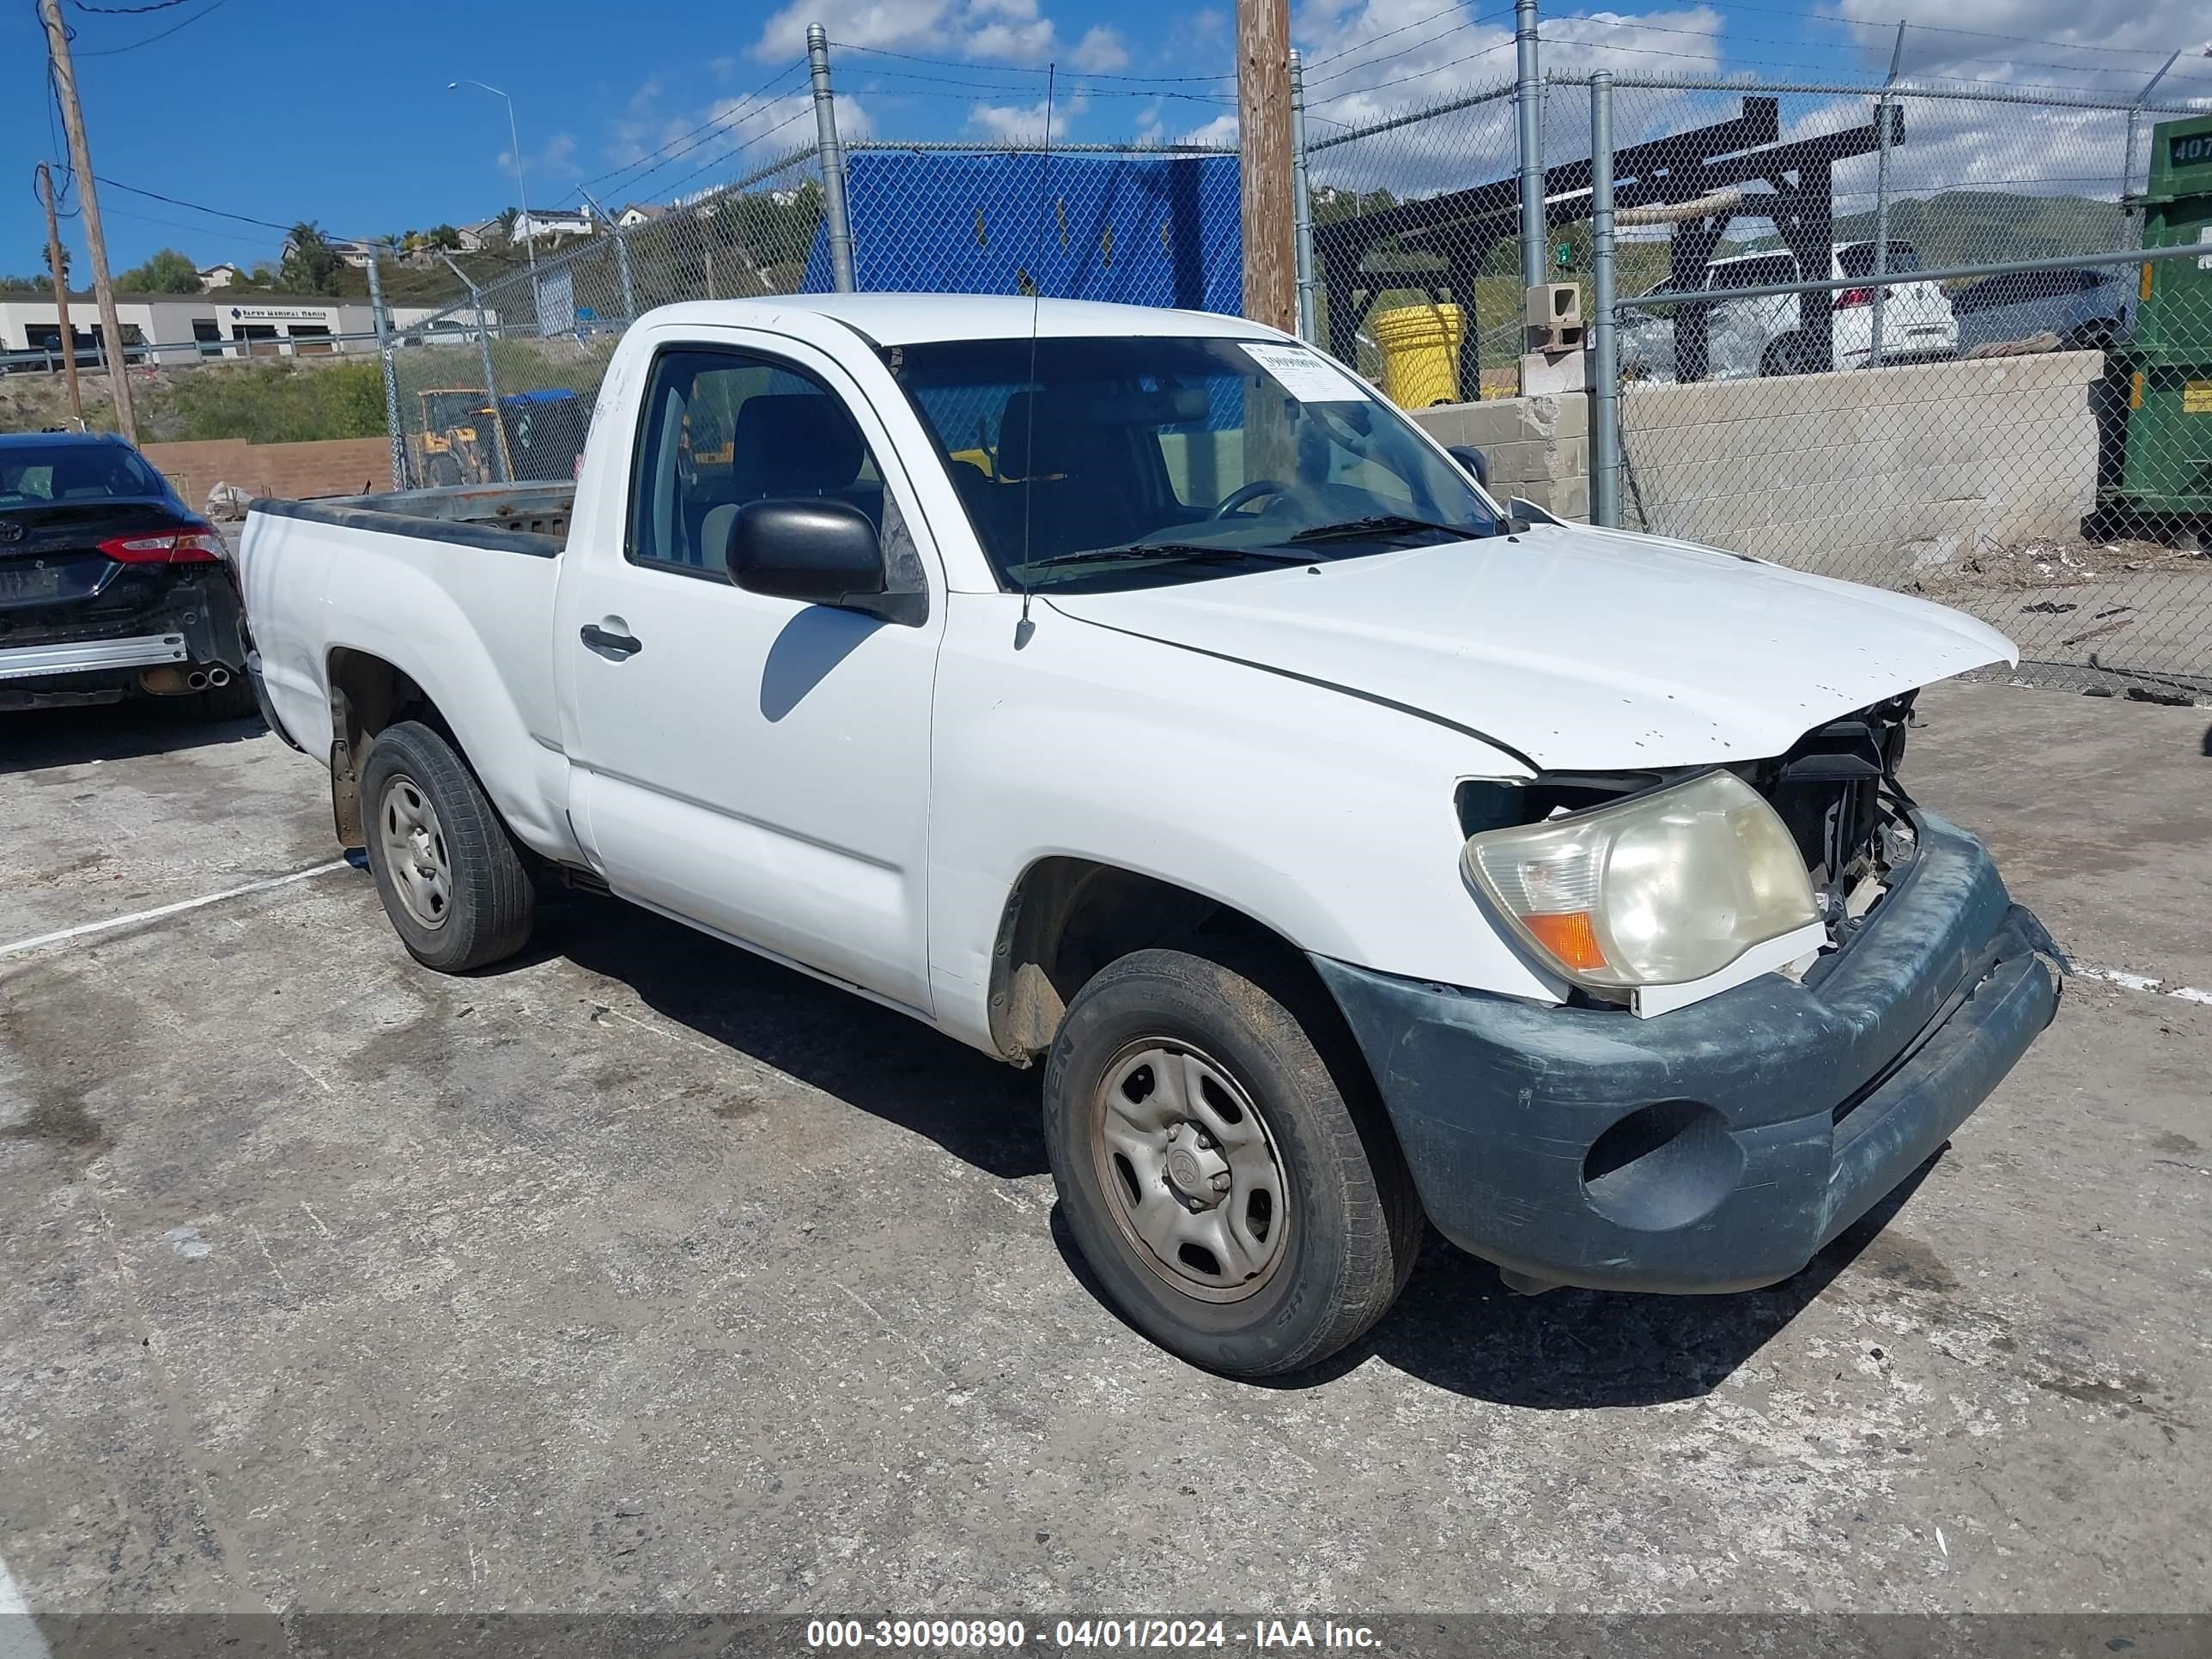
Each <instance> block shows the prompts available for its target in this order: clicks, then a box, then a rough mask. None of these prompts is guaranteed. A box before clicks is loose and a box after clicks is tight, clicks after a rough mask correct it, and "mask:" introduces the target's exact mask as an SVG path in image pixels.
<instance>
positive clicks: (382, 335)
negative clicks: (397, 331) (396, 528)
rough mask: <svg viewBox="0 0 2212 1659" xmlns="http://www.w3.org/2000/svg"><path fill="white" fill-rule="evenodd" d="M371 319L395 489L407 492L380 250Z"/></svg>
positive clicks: (372, 269) (372, 273)
mask: <svg viewBox="0 0 2212 1659" xmlns="http://www.w3.org/2000/svg"><path fill="white" fill-rule="evenodd" d="M368 319H369V321H370V323H371V324H372V325H374V327H375V329H376V360H377V362H379V363H380V365H382V367H383V370H384V429H385V431H386V432H387V433H389V434H390V435H391V436H392V488H393V489H407V488H408V487H409V479H408V477H407V435H406V432H405V431H404V429H403V428H401V426H400V424H399V374H398V364H397V363H395V362H393V361H392V322H391V319H390V318H388V317H386V315H385V311H384V281H383V278H382V277H380V276H378V275H377V270H376V250H375V249H374V247H371V248H370V249H369V251H368Z"/></svg>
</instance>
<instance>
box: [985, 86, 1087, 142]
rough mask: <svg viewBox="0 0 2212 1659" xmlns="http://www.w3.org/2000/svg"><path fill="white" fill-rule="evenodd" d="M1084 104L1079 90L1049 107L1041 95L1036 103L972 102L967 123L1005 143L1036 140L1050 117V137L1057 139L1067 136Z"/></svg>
mask: <svg viewBox="0 0 2212 1659" xmlns="http://www.w3.org/2000/svg"><path fill="white" fill-rule="evenodd" d="M1084 108H1085V100H1084V98H1083V96H1082V95H1081V94H1077V95H1076V96H1074V97H1073V98H1063V99H1061V100H1060V101H1059V102H1058V103H1057V104H1056V105H1054V106H1053V107H1052V108H1050V109H1049V110H1048V109H1047V107H1046V106H1045V102H1044V100H1042V99H1039V100H1037V101H1036V103H1034V104H972V105H970V106H969V109H968V125H969V126H970V127H972V128H974V129H975V131H977V132H980V133H982V134H984V135H986V136H987V137H991V138H994V139H997V140H998V141H1000V143H1009V144H1034V143H1042V141H1043V139H1044V137H1046V131H1045V123H1046V120H1047V118H1049V119H1050V121H1051V123H1052V130H1051V137H1053V138H1054V140H1055V141H1057V140H1059V139H1061V138H1064V137H1066V136H1067V126H1068V123H1069V122H1070V121H1072V120H1073V118H1075V117H1076V116H1078V115H1079V114H1081V113H1082V112H1083V110H1084Z"/></svg>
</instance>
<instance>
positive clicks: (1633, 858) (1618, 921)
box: [1462, 772, 1820, 996]
mask: <svg viewBox="0 0 2212 1659" xmlns="http://www.w3.org/2000/svg"><path fill="white" fill-rule="evenodd" d="M1462 860H1463V862H1464V863H1465V865H1466V866H1467V873H1468V878H1469V879H1471V880H1472V881H1473V882H1474V884H1475V885H1476V886H1477V887H1478V888H1479V889H1480V890H1481V891H1482V892H1483V893H1484V895H1485V896H1487V897H1488V898H1489V899H1490V901H1491V902H1492V903H1493V904H1495V905H1496V906H1497V907H1498V909H1499V911H1500V912H1502V913H1503V914H1504V916H1505V918H1506V920H1507V921H1510V923H1511V924H1512V925H1513V927H1514V928H1515V930H1516V932H1518V933H1520V935H1521V936H1522V938H1523V939H1526V940H1527V941H1528V943H1529V944H1530V945H1534V947H1535V948H1536V950H1537V951H1539V952H1540V953H1541V955H1542V956H1543V957H1544V958H1545V959H1547V961H1550V962H1552V963H1556V964H1558V967H1559V971H1560V972H1561V973H1563V974H1565V975H1566V976H1567V977H1568V978H1569V979H1571V980H1572V981H1575V982H1576V983H1577V984H1578V985H1583V986H1586V987H1589V988H1591V989H1593V990H1598V991H1604V992H1611V993H1613V994H1615V995H1616V996H1617V995H1618V994H1620V993H1622V992H1625V991H1632V990H1634V989H1635V988H1636V987H1638V986H1645V985H1679V984H1681V983H1683V982H1685V981H1691V980H1700V979H1705V978H1706V977H1708V976H1709V975H1714V974H1717V973H1719V972H1720V971H1721V970H1722V969H1724V968H1726V967H1728V966H1729V964H1730V963H1733V962H1735V960H1736V959H1737V958H1739V957H1741V956H1742V955H1743V954H1744V953H1745V952H1746V951H1749V950H1751V949H1753V947H1754V946H1756V945H1761V944H1764V943H1765V941H1767V940H1769V939H1781V938H1783V937H1784V936H1785V935H1787V934H1790V933H1797V932H1801V931H1802V930H1803V929H1804V928H1805V927H1808V925H1809V924H1813V923H1815V922H1817V921H1819V919H1820V912H1819V911H1818V910H1817V909H1816V908H1814V903H1813V884H1812V881H1811V879H1810V878H1808V876H1807V874H1806V873H1805V861H1804V860H1803V859H1802V858H1801V857H1799V856H1798V853H1797V846H1796V842H1793V841H1792V840H1791V839H1790V831H1789V830H1788V829H1785V828H1784V825H1783V823H1782V820H1781V819H1780V818H1779V817H1776V816H1775V812H1774V809H1773V808H1772V807H1771V806H1769V805H1767V804H1766V803H1765V801H1764V800H1762V799H1759V796H1758V795H1757V794H1756V793H1753V790H1752V789H1751V787H1749V786H1748V785H1747V784H1746V783H1745V782H1744V781H1742V780H1741V779H1740V778H1738V777H1737V776H1736V775H1735V774H1734V773H1732V772H1708V773H1706V774H1705V775H1704V776H1702V777H1698V778H1693V779H1692V780H1691V781H1688V782H1687V783H1678V784H1674V785H1672V786H1670V787H1667V788H1664V789H1656V790H1653V791H1652V792H1651V793H1649V794H1645V795H1638V797H1636V798H1635V799H1633V800H1626V801H1622V802H1620V803H1618V804H1616V805H1609V806H1599V807H1594V808H1592V809H1591V810H1589V811H1585V812H1577V813H1574V814H1573V815H1571V816H1570V817H1558V818H1551V819H1547V820H1546V821H1545V822H1543V823H1530V824H1522V825H1520V826H1518V827H1516V828H1514V829H1489V830H1486V831H1484V832H1483V833H1482V834H1480V835H1479V836H1472V837H1470V838H1469V840H1468V843H1467V851H1466V853H1465V854H1463V855H1462Z"/></svg>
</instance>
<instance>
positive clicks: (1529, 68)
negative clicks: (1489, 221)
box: [1513, 0, 1545, 289]
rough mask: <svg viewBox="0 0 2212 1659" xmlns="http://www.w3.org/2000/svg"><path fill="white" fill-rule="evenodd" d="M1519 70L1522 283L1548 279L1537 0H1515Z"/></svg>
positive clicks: (1530, 284) (1516, 98) (1515, 102)
mask: <svg viewBox="0 0 2212 1659" xmlns="http://www.w3.org/2000/svg"><path fill="white" fill-rule="evenodd" d="M1513 50H1514V58H1515V61H1516V65H1517V73H1516V78H1515V81H1514V83H1513V105H1514V111H1515V113H1516V115H1517V116H1518V117H1519V118H1520V124H1521V286H1522V288H1524V289H1527V288H1534V287H1535V286H1536V284H1537V283H1541V282H1542V281H1543V280H1544V234H1545V231H1544V128H1543V107H1544V106H1543V98H1544V87H1543V82H1542V81H1541V79H1540V78H1539V76H1538V70H1537V64H1536V0H1513Z"/></svg>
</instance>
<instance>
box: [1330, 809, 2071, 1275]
mask: <svg viewBox="0 0 2212 1659" xmlns="http://www.w3.org/2000/svg"><path fill="white" fill-rule="evenodd" d="M1917 825H1918V828H1919V831H1920V851H1919V855H1918V857H1917V859H1916V860H1915V861H1914V863H1913V864H1912V866H1911V868H1910V869H1909V870H1908V871H1907V872H1906V873H1905V875H1904V877H1903V878H1901V879H1900V880H1899V882H1898V884H1897V885H1896V886H1895V888H1894V889H1893V890H1892V891H1891V893H1890V894H1889V896H1887V898H1886V899H1885V900H1884V901H1883V902H1882V903H1881V905H1880V906H1879V907H1878V908H1876V910H1875V913H1874V914H1873V915H1871V916H1870V917H1869V920H1868V922H1867V925H1866V927H1864V928H1863V930H1862V932H1861V933H1860V934H1859V935H1858V937H1857V938H1856V939H1853V940H1852V941H1850V944H1849V945H1848V946H1847V947H1846V948H1845V949H1844V950H1843V951H1838V952H1837V953H1835V954H1834V955H1833V956H1832V957H1828V958H1826V959H1825V960H1824V961H1823V962H1822V963H1820V965H1819V967H1818V968H1816V969H1815V970H1814V973H1812V974H1810V975H1808V976H1807V982H1806V983H1805V984H1803V985H1802V986H1801V985H1797V984H1794V983H1792V982H1790V981H1788V980H1785V979H1784V978H1782V977H1780V976H1779V975H1773V974H1767V975H1761V976H1760V977H1759V978H1758V979H1756V980H1754V981H1752V982H1750V983H1749V984H1747V985H1741V986H1738V987H1735V989H1734V990H1731V991H1727V992H1723V993H1722V994H1720V995H1718V996H1715V997H1712V998H1710V999H1708V1000H1705V1001H1704V1002H1701V1003H1698V1004H1695V1005H1694V1006H1691V1007H1687V1008H1682V1009H1678V1010H1676V1011H1675V1012H1672V1013H1669V1014H1664V1015H1662V1016H1660V1017H1658V1018H1655V1019H1650V1020H1639V1019H1637V1018H1634V1017H1633V1016H1632V1015H1630V1014H1628V1013H1627V1012H1625V1011H1620V1010H1612V1009H1590V1008H1571V1007H1552V1006H1543V1005H1540V1004H1536V1003H1532V1002H1524V1001H1521V1000H1516V999H1513V998H1509V997H1500V996H1493V995H1489V994H1485V993H1481V992H1477V991H1467V990H1458V989H1454V988H1451V987H1443V986H1437V985H1431V984H1425V983H1421V982H1418V981H1409V980H1402V979H1397V978H1395V977H1392V976H1390V975H1383V974H1376V973H1373V972H1370V971H1369V970H1367V969H1359V968H1354V967H1351V966H1349V965H1347V964H1346V963H1340V962H1334V961H1331V960H1328V959H1327V958H1323V957H1316V958H1315V965H1316V968H1317V969H1319V970H1320V972H1321V975H1322V978H1323V979H1324V980H1325V981H1327V982H1328V986H1329V988H1330V990H1331V991H1332V992H1334V994H1335V996H1336V1000H1337V1002H1338V1005H1339V1006H1340V1007H1341V1008H1342V1009H1343V1011H1344V1013H1345V1017H1346V1019H1347V1020H1349V1021H1350V1023H1351V1025H1352V1031H1353V1033H1354V1035H1355V1036H1357V1037H1358V1042H1359V1044H1360V1047H1361V1048H1362V1050H1363V1051H1364V1054H1365V1055H1366V1057H1367V1061H1368V1064H1369V1066H1370V1069H1371V1070H1372V1072H1373V1073H1374V1076H1375V1080H1376V1084H1377V1085H1378V1086H1379V1087H1380V1089H1381V1091H1382V1095H1383V1101H1384V1103H1385V1104H1386V1105H1387V1107H1388V1108H1389V1113H1390V1117H1391V1121H1392V1122H1393V1124H1394V1125H1395V1127H1396V1129H1397V1132H1398V1137H1399V1140H1400V1142H1401V1145H1402V1146H1404V1148H1405V1152H1406V1158H1407V1163H1408V1164H1409V1165H1410V1166H1411V1168H1412V1170H1413V1177H1414V1181H1415V1182H1416V1183H1417V1185H1418V1186H1419V1188H1420V1193H1421V1198H1422V1201H1423V1203H1424V1204H1425V1206H1426V1207H1427V1209H1428V1212H1429V1217H1430V1219H1431V1220H1432V1221H1433V1222H1435V1224H1436V1225H1437V1229H1438V1231H1441V1232H1443V1235H1444V1236H1445V1237H1448V1238H1449V1239H1450V1240H1452V1242H1453V1243H1455V1244H1458V1245H1459V1246H1460V1247H1461V1248H1462V1249H1466V1250H1468V1251H1470V1252H1472V1253H1473V1254H1474V1255H1480V1256H1482V1257H1485V1258H1486V1259H1487V1260H1489V1261H1495V1262H1497V1263H1498V1265H1499V1266H1500V1267H1505V1268H1508V1269H1510V1270H1512V1271H1514V1272H1516V1273H1521V1274H1523V1275H1525V1276H1527V1278H1528V1279H1532V1280H1536V1281H1541V1282H1543V1283H1548V1284H1559V1285H1585V1286H1589V1287H1593V1288H1601V1289H1612V1290H1640V1291H1678V1292H1679V1291H1729V1290H1743V1289H1749V1288H1752V1287H1753V1286H1756V1285H1767V1284H1772V1283H1774V1282H1775V1281H1776V1280H1778V1279H1785V1278H1787V1277H1788V1276H1789V1275H1790V1274H1791V1273H1795V1272H1796V1271H1797V1270H1798V1269H1799V1268H1801V1267H1803V1266H1804V1265H1805V1264H1806V1263H1807V1262H1808V1261H1810V1260H1811V1259H1812V1256H1813V1255H1814V1252H1815V1251H1817V1250H1818V1249H1820V1247H1821V1246H1822V1245H1823V1244H1825V1243H1827V1242H1828V1241H1829V1240H1830V1239H1832V1238H1833V1237H1835V1236H1836V1235H1837V1234H1838V1233H1839V1232H1841V1231H1843V1230H1844V1228H1845V1227H1847V1226H1849V1225H1850V1224H1851V1223H1852V1222H1853V1221H1855V1220H1856V1219H1857V1218H1859V1217H1860V1216H1861V1215H1863V1214H1864V1213H1865V1212H1866V1211H1867V1210H1868V1209H1869V1208H1870V1207H1872V1206H1873V1205H1874V1204H1875V1202H1876V1201H1877V1200H1880V1199H1881V1197H1882V1196H1883V1195H1884V1194H1887V1192H1888V1191H1889V1190H1890V1189H1891V1188H1893V1187H1894V1186H1896V1185H1897V1183H1898V1182H1899V1181H1900V1180H1902V1179H1903V1178H1904V1177H1905V1176H1906V1175H1908V1174H1910V1173H1911V1170H1913V1169H1914V1168H1916V1167H1917V1165H1918V1164H1921V1163H1922V1162H1923V1161H1924V1160H1925V1159H1926V1158H1929V1156H1930V1155H1931V1154H1932V1153H1934V1152H1936V1149H1937V1148H1938V1147H1940V1146H1942V1144H1943V1142H1944V1140H1945V1139H1946V1138H1947V1137H1948V1135H1949V1134H1950V1133H1951V1132H1952V1131H1953V1130H1954V1129H1955V1128H1956V1127H1958V1126H1959V1124H1960V1122H1962V1121H1964V1120H1965V1119H1966V1117H1967V1115H1969V1114H1971V1113H1972V1111H1973V1109H1974V1108H1975V1107H1976V1106H1977V1105H1978V1104H1979V1103H1981V1101H1982V1100H1983V1099H1984V1097H1986V1096H1987V1095H1988V1094H1989V1092H1990V1090H1992V1089H1993V1088H1995V1087H1996V1085H1997V1083H1998V1081H1999V1080H2000V1079H2002V1078H2003V1076H2004V1074H2005V1073H2007V1072H2008V1071H2009V1070H2010V1069H2011V1068H2012V1066H2013V1065H2014V1063H2015V1061H2017V1060H2019V1059H2020V1057H2021V1054H2024V1053H2026V1052H2027V1048H2028V1045H2029V1044H2030V1043H2031V1042H2033V1041H2034V1039H2035V1036H2036V1035H2037V1033H2039V1032H2040V1031H2041V1030H2043V1028H2044V1027H2045V1025H2047V1024H2050V1022H2051V1017H2052V1015H2053V1014H2054V1013H2055V1012H2056V1011H2057V1006H2058V996H2059V981H2058V959H2057V947H2056V946H2054V945H2052V944H2051V939H2050V937H2049V935H2048V934H2046V933H2045V932H2044V930H2043V927H2042V926H2041V924H2040V923H2039V922H2038V921H2036V920H2035V918H2034V917H2033V915H2029V914H2028V912H2027V911H2026V910H2024V909H2022V908H2020V907H2019V906H2017V905H2015V904H2014V903H2013V902H2012V901H2011V899H2010V897H2009V896H2008V895H2007V893H2006V891H2005V888H2004V884H2003V882H2002V881H2001V880H2000V879H1999V878H1998V876H1997V872H1996V866H1994V865H1993V864H1992V863H1991V862H1990V857H1989V854H1988V853H1987V852H1986V851H1984V848H1983V847H1982V845H1981V843H1980V842H1978V841H1976V840H1975V839H1974V838H1973V837H1972V836H1969V835H1967V834H1966V833H1965V832H1964V831H1963V830H1960V829H1956V828H1954V827H1953V826H1952V825H1950V824H1948V823H1944V822H1943V821H1942V819H1940V818H1937V817H1934V816H1933V815H1929V814H1923V815H1921V816H1920V817H1918V818H1917Z"/></svg>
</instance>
